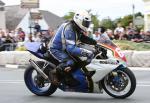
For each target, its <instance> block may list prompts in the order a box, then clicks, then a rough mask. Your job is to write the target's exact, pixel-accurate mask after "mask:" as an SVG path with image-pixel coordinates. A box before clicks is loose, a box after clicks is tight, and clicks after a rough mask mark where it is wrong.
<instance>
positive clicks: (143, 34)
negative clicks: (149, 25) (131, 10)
mask: <svg viewBox="0 0 150 103" xmlns="http://www.w3.org/2000/svg"><path fill="white" fill-rule="evenodd" d="M140 35H141V36H142V38H143V39H144V37H145V32H144V30H143V29H141V30H140Z"/></svg>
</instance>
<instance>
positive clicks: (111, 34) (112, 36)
mask: <svg viewBox="0 0 150 103" xmlns="http://www.w3.org/2000/svg"><path fill="white" fill-rule="evenodd" d="M107 35H108V36H109V38H110V40H113V39H114V34H113V31H112V30H110V29H108V30H107Z"/></svg>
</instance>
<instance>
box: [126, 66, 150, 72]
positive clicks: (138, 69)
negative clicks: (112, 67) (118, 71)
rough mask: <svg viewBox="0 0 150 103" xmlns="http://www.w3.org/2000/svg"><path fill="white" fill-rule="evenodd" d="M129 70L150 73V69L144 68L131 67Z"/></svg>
mask: <svg viewBox="0 0 150 103" xmlns="http://www.w3.org/2000/svg"><path fill="white" fill-rule="evenodd" d="M129 69H131V70H135V71H143V70H144V71H150V68H143V67H141V68H140V67H129Z"/></svg>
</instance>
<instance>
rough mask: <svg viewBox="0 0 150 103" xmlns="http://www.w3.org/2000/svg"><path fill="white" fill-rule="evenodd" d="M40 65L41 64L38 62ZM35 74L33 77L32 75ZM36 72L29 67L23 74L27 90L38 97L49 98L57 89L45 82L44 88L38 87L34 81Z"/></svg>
mask: <svg viewBox="0 0 150 103" xmlns="http://www.w3.org/2000/svg"><path fill="white" fill-rule="evenodd" d="M38 64H39V63H38ZM40 64H41V62H40ZM33 74H35V75H33ZM37 74H38V73H37V71H36V70H35V69H34V67H32V66H31V65H29V66H28V67H27V69H26V70H25V72H24V81H25V84H26V86H27V88H28V89H29V90H30V91H31V92H32V93H34V94H36V95H38V96H49V95H51V94H53V93H54V92H55V91H56V90H57V87H56V86H55V85H52V84H51V83H49V82H48V81H46V82H47V85H45V84H44V86H45V87H39V86H38V85H37V84H36V82H35V80H37V78H36V77H37Z"/></svg>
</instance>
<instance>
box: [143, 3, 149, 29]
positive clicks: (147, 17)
mask: <svg viewBox="0 0 150 103" xmlns="http://www.w3.org/2000/svg"><path fill="white" fill-rule="evenodd" d="M143 1H144V8H145V12H144V22H145V23H144V29H145V31H147V30H150V0H143Z"/></svg>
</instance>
